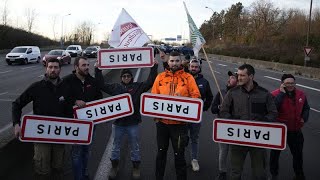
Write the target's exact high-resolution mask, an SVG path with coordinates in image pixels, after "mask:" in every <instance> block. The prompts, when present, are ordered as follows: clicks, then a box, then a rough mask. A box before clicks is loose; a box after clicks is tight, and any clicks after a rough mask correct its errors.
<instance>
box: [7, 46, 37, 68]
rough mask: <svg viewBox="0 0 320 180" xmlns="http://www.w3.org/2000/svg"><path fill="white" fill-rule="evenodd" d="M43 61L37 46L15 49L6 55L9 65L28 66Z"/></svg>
mask: <svg viewBox="0 0 320 180" xmlns="http://www.w3.org/2000/svg"><path fill="white" fill-rule="evenodd" d="M40 60H41V53H40V49H39V47H37V46H18V47H15V48H13V49H12V50H11V51H10V53H8V54H7V55H6V61H7V64H8V65H11V64H12V63H20V64H28V63H31V62H37V63H39V62H40Z"/></svg>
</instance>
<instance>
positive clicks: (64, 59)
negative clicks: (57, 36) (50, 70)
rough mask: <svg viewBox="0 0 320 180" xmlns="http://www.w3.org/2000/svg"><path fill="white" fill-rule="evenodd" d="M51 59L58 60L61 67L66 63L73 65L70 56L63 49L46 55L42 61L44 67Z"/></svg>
mask: <svg viewBox="0 0 320 180" xmlns="http://www.w3.org/2000/svg"><path fill="white" fill-rule="evenodd" d="M49 59H58V60H59V61H60V64H61V65H62V64H65V63H68V64H70V63H71V56H70V54H69V53H68V52H67V51H65V50H62V49H55V50H51V51H50V52H49V53H48V54H46V55H45V56H44V57H43V59H42V63H43V65H44V66H46V64H47V61H48V60H49Z"/></svg>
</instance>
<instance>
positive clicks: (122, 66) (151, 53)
mask: <svg viewBox="0 0 320 180" xmlns="http://www.w3.org/2000/svg"><path fill="white" fill-rule="evenodd" d="M141 50H148V51H150V60H151V61H150V63H147V64H129V65H114V66H102V65H101V53H103V52H119V51H120V52H121V51H123V52H124V51H141ZM97 60H98V68H99V69H101V70H102V69H124V68H143V67H152V66H153V65H154V50H153V48H152V47H135V48H132V47H131V48H112V49H100V50H99V51H98V57H97Z"/></svg>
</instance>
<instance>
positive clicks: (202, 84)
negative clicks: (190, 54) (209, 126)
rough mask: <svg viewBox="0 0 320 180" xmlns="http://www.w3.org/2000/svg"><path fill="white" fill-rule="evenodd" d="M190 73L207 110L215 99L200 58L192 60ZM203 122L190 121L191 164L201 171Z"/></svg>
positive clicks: (193, 167) (194, 168) (195, 169)
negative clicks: (199, 160)
mask: <svg viewBox="0 0 320 180" xmlns="http://www.w3.org/2000/svg"><path fill="white" fill-rule="evenodd" d="M189 73H190V74H192V76H193V77H194V79H195V80H196V83H197V85H198V88H199V91H200V94H201V99H202V100H203V111H207V110H208V109H209V108H210V105H211V103H212V100H213V95H212V91H211V88H210V84H209V82H208V81H207V80H206V79H205V78H204V77H203V75H202V74H201V65H200V62H199V60H191V62H190V63H189ZM200 127H201V123H189V125H188V129H189V132H190V139H191V159H192V160H191V166H192V170H193V171H199V169H200V166H199V163H198V159H199V132H200Z"/></svg>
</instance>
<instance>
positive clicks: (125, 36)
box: [108, 8, 150, 48]
mask: <svg viewBox="0 0 320 180" xmlns="http://www.w3.org/2000/svg"><path fill="white" fill-rule="evenodd" d="M149 41H150V39H149V37H148V36H147V34H146V33H145V32H144V31H143V30H142V29H141V27H140V26H139V25H138V24H137V23H136V21H135V20H134V19H133V18H132V17H131V16H130V15H129V14H128V12H127V11H126V10H125V9H123V8H122V11H121V13H120V15H119V17H118V19H117V21H116V23H115V25H114V26H113V29H112V32H111V35H110V39H109V41H108V43H109V45H110V46H112V47H114V48H121V47H142V46H143V45H144V44H145V43H147V42H149Z"/></svg>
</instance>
